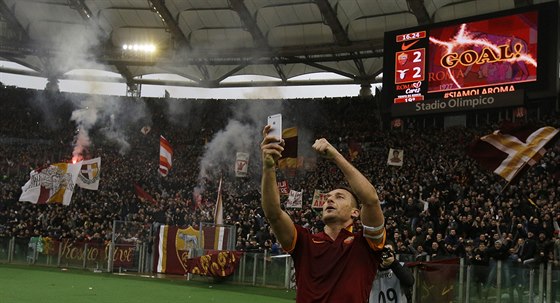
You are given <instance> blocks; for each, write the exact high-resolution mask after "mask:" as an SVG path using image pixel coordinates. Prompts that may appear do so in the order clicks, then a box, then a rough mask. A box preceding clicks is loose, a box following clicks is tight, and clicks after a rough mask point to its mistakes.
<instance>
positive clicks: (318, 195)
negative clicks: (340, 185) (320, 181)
mask: <svg viewBox="0 0 560 303" xmlns="http://www.w3.org/2000/svg"><path fill="white" fill-rule="evenodd" d="M325 202H327V193H324V192H322V191H320V190H318V189H316V190H315V191H314V192H313V202H312V203H311V207H312V208H323V204H325Z"/></svg>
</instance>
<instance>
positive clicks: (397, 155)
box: [387, 148, 404, 166]
mask: <svg viewBox="0 0 560 303" xmlns="http://www.w3.org/2000/svg"><path fill="white" fill-rule="evenodd" d="M403 159H404V150H402V149H393V148H390V149H389V155H388V156H387V165H392V166H402V165H403Z"/></svg>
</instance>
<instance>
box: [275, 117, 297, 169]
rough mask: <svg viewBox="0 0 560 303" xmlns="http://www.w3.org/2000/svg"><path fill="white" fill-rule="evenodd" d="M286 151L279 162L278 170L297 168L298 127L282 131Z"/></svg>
mask: <svg viewBox="0 0 560 303" xmlns="http://www.w3.org/2000/svg"><path fill="white" fill-rule="evenodd" d="M282 139H284V143H285V144H284V151H283V152H282V157H281V158H280V159H279V160H278V168H294V169H295V168H297V156H298V132H297V127H290V128H286V129H284V130H283V131H282Z"/></svg>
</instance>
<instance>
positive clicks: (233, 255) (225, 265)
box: [187, 251, 242, 277]
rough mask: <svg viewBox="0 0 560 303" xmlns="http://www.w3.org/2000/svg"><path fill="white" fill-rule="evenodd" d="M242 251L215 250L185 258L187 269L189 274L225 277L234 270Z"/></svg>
mask: <svg viewBox="0 0 560 303" xmlns="http://www.w3.org/2000/svg"><path fill="white" fill-rule="evenodd" d="M241 255H242V253H241V252H238V251H216V252H213V253H211V254H207V255H204V256H200V257H197V258H192V259H188V260H187V271H188V272H189V273H191V274H195V275H201V276H210V277H227V276H230V275H231V274H233V273H234V272H235V270H236V269H237V266H238V264H239V259H240V257H241Z"/></svg>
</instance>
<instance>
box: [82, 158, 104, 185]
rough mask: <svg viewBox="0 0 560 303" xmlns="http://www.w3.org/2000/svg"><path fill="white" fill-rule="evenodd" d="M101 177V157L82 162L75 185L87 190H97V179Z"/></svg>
mask: <svg viewBox="0 0 560 303" xmlns="http://www.w3.org/2000/svg"><path fill="white" fill-rule="evenodd" d="M100 177H101V157H97V158H95V159H90V160H83V161H82V167H81V169H80V174H79V175H78V179H77V182H76V183H77V184H78V186H79V187H81V188H85V189H89V190H98V189H99V179H100Z"/></svg>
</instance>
